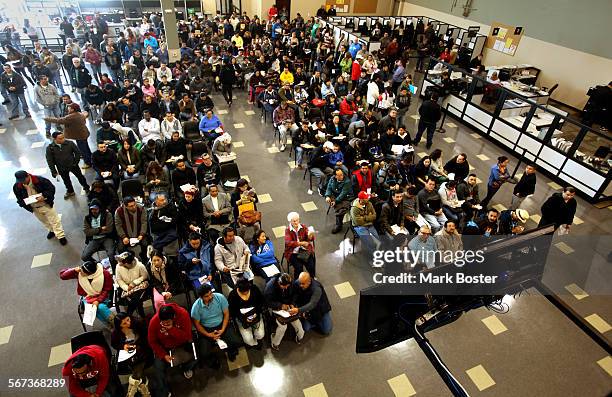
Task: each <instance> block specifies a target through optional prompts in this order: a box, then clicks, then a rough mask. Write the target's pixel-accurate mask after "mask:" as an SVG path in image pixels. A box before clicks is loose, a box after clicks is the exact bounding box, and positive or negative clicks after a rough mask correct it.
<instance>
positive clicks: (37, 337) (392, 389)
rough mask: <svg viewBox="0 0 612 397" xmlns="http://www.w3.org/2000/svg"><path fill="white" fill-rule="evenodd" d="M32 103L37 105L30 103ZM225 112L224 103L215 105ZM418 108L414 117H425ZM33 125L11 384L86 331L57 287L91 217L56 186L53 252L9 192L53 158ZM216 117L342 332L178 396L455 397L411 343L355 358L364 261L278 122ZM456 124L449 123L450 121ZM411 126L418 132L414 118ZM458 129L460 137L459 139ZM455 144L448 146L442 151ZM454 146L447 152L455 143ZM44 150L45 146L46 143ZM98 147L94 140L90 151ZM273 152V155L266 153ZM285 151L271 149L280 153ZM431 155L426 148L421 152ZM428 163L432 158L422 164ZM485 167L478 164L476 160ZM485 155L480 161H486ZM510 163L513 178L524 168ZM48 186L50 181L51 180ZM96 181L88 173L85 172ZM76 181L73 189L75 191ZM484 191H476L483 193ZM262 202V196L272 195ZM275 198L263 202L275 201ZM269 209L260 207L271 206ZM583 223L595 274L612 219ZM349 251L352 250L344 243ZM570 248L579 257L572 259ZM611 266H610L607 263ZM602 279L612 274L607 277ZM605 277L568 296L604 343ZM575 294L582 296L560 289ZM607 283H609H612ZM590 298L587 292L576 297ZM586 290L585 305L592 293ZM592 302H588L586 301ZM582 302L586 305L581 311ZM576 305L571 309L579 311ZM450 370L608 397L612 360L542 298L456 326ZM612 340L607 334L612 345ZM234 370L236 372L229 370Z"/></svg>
mask: <svg viewBox="0 0 612 397" xmlns="http://www.w3.org/2000/svg"><path fill="white" fill-rule="evenodd" d="M29 96H30V99H32V97H33V96H32V94H31V93H29ZM214 99H215V101H216V102H217V106H221V107H223V106H224V105H223V100H222V98H221V97H220V96H219V95H215V97H214ZM419 102H420V101H418V100H413V104H412V107H411V109H410V112H409V115H410V116H412V115H415V114H416V110H417V108H418V105H419ZM32 110H33V114H34V115H35V117H34V118H33V119H32V120H25V121H16V122H8V121H6V112H5V110H4V108H1V109H0V119H2V121H1V122H2V123H3V124H4V126H3V127H1V128H2V129H5V131H2V130H0V133H2V132H3V133H2V135H0V164H1V165H2V166H3V168H2V172H1V173H0V197H1V198H0V210H1V211H2V216H1V217H0V254H1V255H2V256H0V258H2V259H1V262H2V263H1V264H0V291H1V292H0V299H1V300H2V303H3V304H2V309H1V310H0V357H2V360H0V374H1V375H2V379H1V380H0V381H2V382H4V381H5V379H7V378H10V377H13V378H16V377H21V378H23V377H26V378H42V377H44V378H48V377H58V376H59V371H60V368H61V365H60V364H61V362H62V361H63V360H65V358H66V357H67V354H68V353H69V345H67V342H68V341H69V340H70V337H71V336H73V335H75V334H78V333H80V332H81V326H80V324H79V319H78V316H77V313H76V308H77V300H76V293H75V289H76V287H75V282H74V281H61V280H60V279H59V277H58V271H59V270H60V269H61V268H63V267H66V266H75V265H76V264H78V263H79V257H80V253H81V249H82V246H83V241H84V236H83V234H82V219H83V218H82V217H83V215H84V214H85V211H86V202H85V198H84V197H83V196H79V195H77V196H76V197H73V198H72V199H70V200H67V201H64V200H63V199H62V196H63V194H64V192H65V190H64V187H63V185H62V184H61V183H56V182H55V181H54V183H55V184H56V187H57V194H56V198H57V201H56V202H57V204H56V206H57V211H58V213H62V214H63V219H62V221H63V224H64V228H65V230H66V233H67V236H68V239H69V245H68V246H66V247H62V246H60V245H59V243H58V242H57V241H56V240H50V241H48V240H46V239H45V234H46V232H45V231H44V230H43V229H42V227H41V226H40V224H39V223H38V222H37V221H36V220H35V219H34V218H33V216H32V215H31V214H29V213H27V212H26V211H24V210H23V209H21V208H19V207H18V206H17V205H16V203H15V201H14V197H12V195H11V194H10V193H11V191H10V189H11V187H12V184H13V181H14V179H13V173H14V171H15V170H16V169H17V168H18V167H19V168H21V167H23V168H26V169H29V170H33V169H36V168H42V167H45V160H44V155H43V153H44V148H43V147H38V148H31V146H32V144H33V143H37V142H41V136H38V135H27V132H28V131H31V130H33V129H37V130H38V131H43V129H42V128H43V122H42V120H41V116H42V113H41V111H40V109H38V108H37V107H36V106H34V105H33V106H32ZM224 110H225V111H224V112H222V111H218V112H217V113H218V114H219V115H221V119H222V121H223V122H224V124H225V125H226V126H234V125H240V124H242V125H243V126H244V128H238V129H235V130H233V131H230V133H232V136H233V138H234V140H235V141H236V142H242V143H243V145H244V146H242V147H241V148H240V151H239V153H238V164H239V167H240V171H241V174H242V175H243V176H247V174H248V175H250V176H251V177H250V178H249V179H250V180H251V182H252V184H253V186H254V187H255V188H256V190H257V191H258V193H259V194H260V199H261V198H262V196H263V197H264V198H265V199H266V200H267V199H270V200H272V201H271V203H269V204H265V205H262V206H261V208H260V210H261V211H263V220H262V223H263V228H264V230H266V231H267V232H268V234H269V235H270V236H271V238H273V241H274V243H275V246H276V250H277V251H276V252H277V256H280V252H281V250H282V245H283V242H282V237H283V236H284V228H285V225H286V223H287V221H286V216H287V213H288V212H289V211H298V212H300V214H301V219H302V222H304V223H306V224H308V225H312V226H314V228H315V229H316V230H317V273H318V275H317V277H318V279H319V280H320V281H321V282H322V283H323V284H324V285H325V286H326V290H327V294H328V296H329V299H330V302H331V305H332V308H333V310H332V318H333V322H334V331H333V333H332V335H330V336H329V337H326V338H323V337H321V336H319V335H317V334H308V335H307V336H306V338H305V339H304V341H303V344H302V345H301V346H298V345H296V344H295V343H293V342H292V341H291V339H290V338H288V337H287V338H285V340H284V341H283V343H282V345H281V350H280V352H272V351H271V350H270V349H265V350H264V351H261V352H259V351H256V350H248V351H247V350H245V351H242V352H241V355H240V356H239V357H240V360H239V362H238V363H234V364H232V369H233V370H231V371H230V370H228V368H227V367H225V366H224V369H222V370H221V371H220V372H218V373H216V374H215V373H212V372H211V371H210V370H207V369H206V370H201V369H198V370H196V373H195V376H194V378H193V379H192V381H189V382H187V381H185V380H184V379H183V378H182V376H181V375H180V374H177V373H173V374H171V383H172V385H173V387H174V391H175V393H174V395H177V396H208V395H244V396H289V397H299V396H309V397H319V396H330V397H345V396H351V397H367V396H381V397H385V396H394V395H395V396H402V397H404V396H411V395H417V396H431V397H439V396H448V395H450V392H449V391H448V390H447V388H446V386H445V385H444V383H443V381H442V380H441V379H440V377H439V376H438V375H437V373H436V372H435V370H434V369H433V367H432V366H431V364H430V363H429V362H428V361H427V359H426V357H425V356H424V354H423V353H422V352H421V351H420V349H419V348H418V346H417V345H416V343H415V342H414V341H413V340H410V341H405V342H402V343H399V344H397V345H395V346H392V347H390V348H388V349H385V350H383V351H380V352H377V353H371V354H364V355H357V354H355V336H356V323H357V315H358V302H359V300H358V299H359V298H358V296H355V294H356V295H358V294H359V291H360V290H361V289H362V288H364V287H366V286H368V285H370V284H371V273H372V270H371V268H370V266H369V264H368V263H367V260H366V259H365V257H364V256H362V255H360V254H355V255H348V256H347V258H346V259H343V257H342V250H343V249H345V248H346V247H347V244H346V243H345V242H342V241H341V240H342V237H341V235H331V234H330V229H331V227H332V226H333V223H334V220H333V216H331V215H330V216H326V215H325V211H326V209H327V206H326V204H325V202H324V201H323V199H322V198H321V197H319V196H318V195H316V194H314V195H308V194H307V189H308V186H307V184H308V181H307V180H306V181H304V180H303V179H302V176H303V171H300V170H298V169H292V168H291V167H290V166H288V164H289V161H290V160H291V159H289V158H288V151H285V152H283V153H281V152H278V148H277V147H276V146H273V144H272V142H273V141H274V139H273V131H272V129H271V128H270V124H265V125H264V124H261V123H260V120H259V118H258V117H252V115H251V114H250V113H247V112H250V111H256V112H258V109H255V108H253V107H252V106H250V105H247V104H246V96H245V94H244V93H243V92H240V93H238V99H237V100H236V101H234V104H233V106H232V111H231V112H228V111H227V110H226V109H224ZM451 119H452V118H449V119H447V121H449V120H451ZM409 120H410V122H407V123H406V124H407V125H408V126H409V130H410V133H411V134H414V123H413V122H412V121H414V120H412V119H409ZM450 124H451V122H450V121H449V122H448V123H447V126H448V127H449V128H447V132H446V134H445V135H444V136H442V137H441V136H440V135H436V136H435V138H434V147H440V148H441V149H443V151H444V153H445V156H448V157H450V155H451V154H452V153H453V152H461V151H463V152H466V153H467V154H468V158H469V159H470V163H471V165H472V166H473V167H474V171H475V172H476V173H477V174H478V176H479V179H481V180H486V179H487V177H488V169H489V168H490V166H491V165H492V162H493V161H494V159H495V158H496V157H497V156H499V155H501V154H505V153H503V152H501V151H500V149H499V148H498V147H497V146H495V145H493V144H492V143H490V142H488V141H487V140H486V139H485V138H482V137H480V136H479V135H473V134H475V132H474V131H472V130H469V129H467V128H466V127H465V126H464V125H463V124H461V123H460V122H459V121H457V120H453V121H452V124H454V125H450ZM455 127H456V128H455ZM443 138H449V139H443ZM450 139H452V142H451V140H450ZM43 144H45V143H44V142H43ZM92 147H93V139H92ZM271 149H272V150H271ZM274 149H276V150H274ZM423 150H424V145H423V144H422V145H421V146H420V147H418V148H417V150H416V151H417V153H418V154H421V152H423ZM423 153H424V152H423ZM477 155H480V157H479V158H477ZM483 155H484V156H486V158H485V157H483ZM516 162H517V161H516V159H515V158H512V157H511V163H510V169H511V170H512V169H513V168H514V166H515V165H516ZM47 175H48V173H47ZM86 176H87V178H88V179H89V180H91V179H92V172H91V171H88V172H86ZM538 178H539V179H538V187H537V190H536V193H535V195H534V197H533V198H532V199H529V200H526V201H525V209H527V210H528V211H529V213H530V214H531V220H533V221H534V222H531V221H530V222H529V223H528V224H527V225H528V227H535V226H536V224H537V220H538V218H537V217H538V214H539V213H540V209H539V203H541V202H542V201H543V200H544V199H545V198H546V197H548V196H549V195H550V194H552V193H553V192H555V191H556V190H555V187H556V186H554V185H552V184H549V182H551V181H550V180H548V179H547V178H545V177H543V176H541V175H539V176H538ZM75 182H76V181H75ZM484 190H485V188H484V187H481V191H483V194H484ZM510 194H511V188H510V187H503V188H502V189H501V191H500V192H499V193H498V195H496V196H495V199H494V200H493V202H494V204H501V205H504V206H509V204H510ZM266 195H267V196H266ZM270 200H267V201H270ZM262 202H263V200H262ZM578 203H579V204H578V215H579V218H580V220H581V221H582V222H576V224H575V225H574V226H573V228H572V233H573V234H576V235H582V236H601V235H605V236H607V238H608V240H606V241H607V245H606V243H605V241H604V243H602V246H601V247H599V248H598V249H597V250H596V252H595V253H594V255H595V256H594V259H592V260H593V261H594V262H597V263H602V264H604V265H605V264H606V263H607V262H606V255H607V253H608V252H609V250H610V240H609V235H610V233H611V232H612V222H611V220H612V213H610V211H608V210H606V209H603V210H598V209H596V208H594V207H592V206H591V205H589V204H588V203H586V202H585V201H584V200H581V199H579V200H578ZM562 243H563V244H565V245H561V247H562V248H563V249H562V248H561V247H559V246H558V245H557V248H553V249H551V255H555V258H557V260H558V262H560V263H561V262H563V263H565V262H567V263H571V264H572V266H574V268H576V269H580V268H582V267H583V266H584V258H581V257H576V252H574V253H572V252H570V250H574V251H576V248H578V245H576V243H575V242H573V241H569V240H568V241H567V242H565V240H564V241H562ZM348 245H350V244H348ZM568 247H569V249H570V250H568V249H567V248H568ZM608 268H609V263H608ZM604 269H606V268H604ZM607 276H609V270H604V271H603V272H602V273H597V275H596V274H590V273H589V274H587V275H585V276H584V277H582V278H577V279H573V280H567V281H565V280H564V282H562V283H561V284H560V285H561V287H560V288H561V290H562V291H563V293H564V294H566V295H567V299H568V302H571V304H572V305H575V308H576V310H578V311H579V312H580V313H581V315H584V316H585V317H588V318H589V320H591V323H592V324H593V325H594V326H595V327H597V328H598V329H600V331H601V332H604V333H605V335H606V336H608V334H610V333H611V332H610V331H609V330H608V329H609V327H610V325H609V324H610V322H612V305H611V304H610V303H611V300H610V299H611V298H610V296H609V294H608V295H607V296H606V295H605V294H602V293H599V292H598V291H600V290H599V289H598V288H599V286H600V285H601V284H602V282H601V279H602V278H603V280H609V278H606V277H607ZM570 284H574V285H576V286H578V287H579V289H576V288H572V287H570V288H569V289H565V288H564V286H569V285H570ZM608 285H609V283H608ZM581 291H582V292H581ZM583 292H584V293H583ZM584 294H586V295H588V296H584ZM578 296H583V298H581V299H580V300H578ZM570 300H571V301H570ZM428 337H429V339H430V341H431V342H432V343H433V345H434V346H435V347H436V348H437V350H438V352H439V354H440V355H441V357H442V358H443V359H444V361H445V363H446V365H447V366H448V367H449V368H450V369H451V370H452V371H453V373H454V375H455V376H456V377H457V379H458V380H459V381H460V382H461V383H462V384H463V386H464V387H465V388H466V389H467V390H468V392H469V393H470V394H472V395H478V394H480V390H483V392H482V394H483V395H484V394H485V393H486V395H489V396H564V397H565V396H586V395H588V396H604V395H606V393H607V392H609V391H610V388H611V385H612V383H611V382H612V378H611V376H612V369H611V367H612V364H611V361H612V359H611V358H610V357H609V356H608V355H607V354H606V353H605V351H604V350H603V349H601V348H600V347H599V346H598V345H596V344H595V343H593V341H592V340H591V339H589V338H588V337H587V336H586V335H585V334H584V333H582V332H581V331H580V330H579V329H578V328H577V327H576V326H575V325H574V324H573V323H572V322H570V321H569V320H568V319H567V318H566V317H564V316H563V315H562V314H561V313H560V312H559V311H558V310H557V309H556V308H554V307H553V306H552V305H551V304H550V303H549V302H548V301H547V300H546V299H545V298H543V297H542V296H540V295H539V294H538V293H537V292H536V291H528V293H524V294H522V295H521V296H520V297H517V298H516V299H515V300H514V299H511V306H510V312H509V313H507V314H498V313H493V312H491V311H489V310H487V309H485V308H480V309H477V310H474V311H471V312H468V313H467V314H465V315H464V316H463V317H461V318H460V319H459V320H457V321H456V322H454V323H451V324H449V325H447V326H444V327H442V328H439V329H436V330H434V331H431V332H430V333H429V334H428ZM608 337H609V336H608ZM234 365H236V366H237V367H239V368H233V366H234ZM0 395H2V396H5V395H7V396H19V397H21V396H30V395H31V396H38V395H45V396H47V395H49V396H60V395H65V393H64V392H61V391H59V390H56V391H53V390H45V391H44V394H40V392H39V391H34V390H20V391H9V390H7V389H6V386H5V385H4V384H0Z"/></svg>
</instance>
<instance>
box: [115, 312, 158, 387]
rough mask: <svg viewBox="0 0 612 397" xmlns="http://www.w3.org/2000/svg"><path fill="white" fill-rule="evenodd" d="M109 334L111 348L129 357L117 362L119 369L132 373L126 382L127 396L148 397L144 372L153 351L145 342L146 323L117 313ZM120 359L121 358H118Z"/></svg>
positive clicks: (125, 314)
mask: <svg viewBox="0 0 612 397" xmlns="http://www.w3.org/2000/svg"><path fill="white" fill-rule="evenodd" d="M114 326H115V327H114V329H113V332H112V334H111V346H112V347H113V348H114V349H115V350H117V351H121V350H123V351H125V352H126V353H127V355H130V354H131V356H130V357H129V358H127V359H125V360H123V361H119V362H118V365H119V369H120V370H121V369H123V370H124V371H125V370H129V371H132V375H131V376H130V379H129V381H128V392H127V395H128V396H133V395H135V394H136V392H137V391H138V392H140V395H141V396H150V395H151V394H150V393H149V388H148V386H147V385H148V383H149V382H148V380H147V378H146V377H145V376H144V370H145V368H146V367H147V366H148V365H151V364H152V362H153V351H152V350H151V347H150V346H149V342H148V340H147V323H146V322H145V321H144V320H142V319H140V318H138V317H133V316H130V315H129V314H127V313H117V315H116V316H115V319H114ZM119 357H121V356H119Z"/></svg>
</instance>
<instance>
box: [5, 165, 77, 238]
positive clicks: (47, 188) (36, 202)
mask: <svg viewBox="0 0 612 397" xmlns="http://www.w3.org/2000/svg"><path fill="white" fill-rule="evenodd" d="M13 193H14V194H15V197H16V198H17V204H19V206H20V207H22V208H24V209H25V210H27V211H29V212H31V213H33V214H34V215H35V216H36V218H37V219H38V220H39V221H40V223H42V224H43V225H44V226H45V228H47V230H48V231H49V233H48V234H47V239H52V238H53V237H57V238H58V239H59V242H60V244H62V245H66V244H67V243H68V241H67V240H66V235H65V234H64V227H63V226H62V221H61V220H60V218H59V216H58V215H57V212H55V209H54V208H53V199H54V198H55V186H53V184H52V183H51V181H50V180H48V179H47V178H44V177H42V176H37V175H30V174H28V173H27V172H26V171H24V170H19V171H17V172H15V184H14V185H13ZM26 201H27V202H26Z"/></svg>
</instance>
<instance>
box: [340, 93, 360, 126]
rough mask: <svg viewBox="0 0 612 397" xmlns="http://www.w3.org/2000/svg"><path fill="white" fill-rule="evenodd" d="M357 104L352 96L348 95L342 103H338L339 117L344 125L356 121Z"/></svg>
mask: <svg viewBox="0 0 612 397" xmlns="http://www.w3.org/2000/svg"><path fill="white" fill-rule="evenodd" d="M358 109H359V108H358V106H357V103H355V97H354V96H353V94H348V95H347V96H346V97H345V98H344V99H343V100H342V102H340V117H342V120H343V121H344V122H345V123H347V124H348V123H351V122H353V121H357V111H358Z"/></svg>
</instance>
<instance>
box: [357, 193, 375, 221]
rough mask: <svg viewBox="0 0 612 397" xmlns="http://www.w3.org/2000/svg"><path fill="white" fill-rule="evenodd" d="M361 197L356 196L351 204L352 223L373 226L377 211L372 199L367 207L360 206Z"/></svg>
mask: <svg viewBox="0 0 612 397" xmlns="http://www.w3.org/2000/svg"><path fill="white" fill-rule="evenodd" d="M357 204H359V199H358V198H356V199H355V200H353V203H352V204H351V223H352V225H353V226H372V225H373V224H374V221H375V220H376V211H375V210H374V206H373V205H372V203H371V202H370V201H368V202H367V204H366V205H365V208H361V207H358V206H357Z"/></svg>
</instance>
